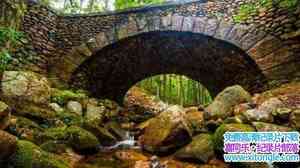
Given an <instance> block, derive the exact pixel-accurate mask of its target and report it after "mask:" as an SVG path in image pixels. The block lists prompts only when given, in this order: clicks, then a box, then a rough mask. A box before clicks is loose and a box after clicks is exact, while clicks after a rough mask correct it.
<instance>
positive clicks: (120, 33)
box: [52, 15, 283, 81]
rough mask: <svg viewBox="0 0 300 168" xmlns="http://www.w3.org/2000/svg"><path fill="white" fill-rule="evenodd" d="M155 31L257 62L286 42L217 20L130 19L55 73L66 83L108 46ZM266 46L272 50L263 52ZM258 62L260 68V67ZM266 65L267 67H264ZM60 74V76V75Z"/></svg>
mask: <svg viewBox="0 0 300 168" xmlns="http://www.w3.org/2000/svg"><path fill="white" fill-rule="evenodd" d="M152 31H177V32H193V33H199V34H203V35H207V36H211V37H213V38H216V39H220V40H224V41H226V42H229V43H232V44H234V45H236V46H237V47H239V48H241V49H242V50H244V51H246V52H247V53H248V54H249V55H250V56H251V57H252V58H253V59H254V60H255V61H256V60H257V59H258V58H261V57H264V56H265V55H268V54H270V53H272V52H274V51H273V50H275V49H277V48H278V47H279V46H283V44H282V42H281V41H280V40H279V39H277V38H276V37H274V36H272V35H268V34H266V33H265V32H263V31H259V29H257V28H256V27H255V26H253V25H244V24H235V23H233V22H232V21H230V20H225V19H220V18H217V17H194V16H179V15H167V16H152V17H151V18H150V19H149V18H147V19H146V18H143V17H133V16H128V18H127V19H126V21H124V22H123V23H122V24H120V25H115V26H114V28H113V29H111V30H108V31H105V32H100V33H98V34H97V35H96V36H95V38H92V39H90V40H88V41H87V42H85V43H83V44H82V45H80V46H77V47H74V48H72V49H71V51H70V52H69V53H68V54H67V55H66V56H63V58H62V59H61V60H60V61H59V62H58V63H57V64H56V65H55V66H54V68H53V69H52V70H53V71H54V73H55V74H56V75H57V76H58V77H59V78H60V79H62V80H64V81H69V80H70V77H71V74H72V73H73V72H74V70H76V69H77V67H78V66H79V65H81V63H83V62H84V61H85V60H86V59H88V58H89V57H90V56H91V55H93V54H94V53H95V52H97V51H99V50H101V49H102V48H104V47H105V46H108V45H110V44H113V43H115V42H117V41H119V40H121V39H124V38H128V37H131V36H135V35H138V34H142V33H145V32H152ZM266 47H268V48H267V50H268V51H263V49H265V48H266ZM260 64H263V63H260V62H259V61H258V65H259V66H260ZM262 66H263V65H262ZM56 72H57V73H56Z"/></svg>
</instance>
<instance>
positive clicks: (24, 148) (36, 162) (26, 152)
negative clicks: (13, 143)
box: [9, 140, 69, 168]
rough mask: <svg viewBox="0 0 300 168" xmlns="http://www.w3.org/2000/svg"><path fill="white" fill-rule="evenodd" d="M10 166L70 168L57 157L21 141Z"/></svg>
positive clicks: (22, 167) (19, 167)
mask: <svg viewBox="0 0 300 168" xmlns="http://www.w3.org/2000/svg"><path fill="white" fill-rule="evenodd" d="M9 166H10V167H14V168H42V167H43V168H69V165H68V163H67V162H66V161H64V160H63V159H62V158H60V157H59V156H57V155H54V154H51V153H48V152H45V151H43V150H42V149H41V148H40V147H38V146H36V145H35V144H33V143H31V142H29V141H23V140H19V141H18V142H17V150H16V152H15V153H14V154H13V155H12V156H11V157H10V160H9Z"/></svg>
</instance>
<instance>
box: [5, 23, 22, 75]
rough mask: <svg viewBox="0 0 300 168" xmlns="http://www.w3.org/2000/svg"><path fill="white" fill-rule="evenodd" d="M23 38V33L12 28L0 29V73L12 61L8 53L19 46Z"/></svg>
mask: <svg viewBox="0 0 300 168" xmlns="http://www.w3.org/2000/svg"><path fill="white" fill-rule="evenodd" d="M23 37H24V35H23V33H22V32H19V31H17V30H15V29H14V28H11V27H0V72H3V71H4V70H6V69H7V67H8V65H9V63H10V62H11V60H12V57H11V54H10V53H11V52H13V50H14V49H15V48H16V47H17V46H18V45H20V40H21V39H22V38H23Z"/></svg>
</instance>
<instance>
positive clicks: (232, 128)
mask: <svg viewBox="0 0 300 168" xmlns="http://www.w3.org/2000/svg"><path fill="white" fill-rule="evenodd" d="M253 131H255V129H254V128H253V127H252V126H251V125H247V124H237V123H233V124H222V125H221V126H219V127H218V128H217V130H216V131H215V133H214V144H215V150H217V151H219V152H222V151H223V146H224V137H223V135H224V134H225V133H226V132H253Z"/></svg>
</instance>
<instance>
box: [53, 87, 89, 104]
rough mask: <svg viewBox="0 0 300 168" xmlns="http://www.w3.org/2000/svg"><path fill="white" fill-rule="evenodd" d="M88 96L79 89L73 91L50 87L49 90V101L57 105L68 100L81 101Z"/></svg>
mask: <svg viewBox="0 0 300 168" xmlns="http://www.w3.org/2000/svg"><path fill="white" fill-rule="evenodd" d="M87 97H88V96H87V95H86V94H85V93H82V92H80V91H78V92H74V91H71V90H59V89H52V90H51V101H52V102H55V103H57V104H59V105H65V104H66V103H67V102H68V101H70V100H74V101H81V100H82V99H84V98H87Z"/></svg>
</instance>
